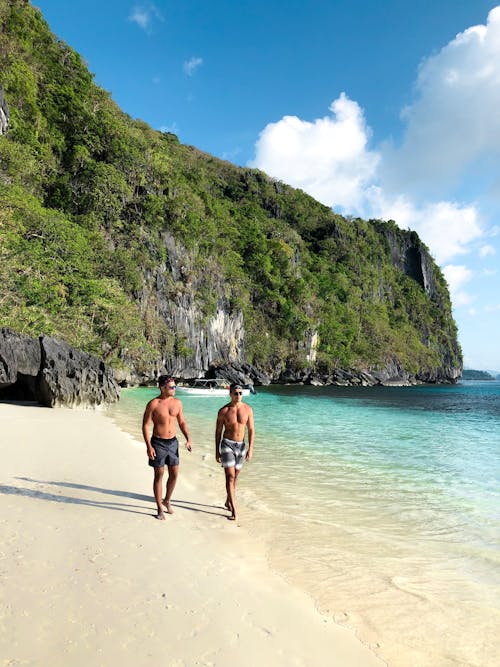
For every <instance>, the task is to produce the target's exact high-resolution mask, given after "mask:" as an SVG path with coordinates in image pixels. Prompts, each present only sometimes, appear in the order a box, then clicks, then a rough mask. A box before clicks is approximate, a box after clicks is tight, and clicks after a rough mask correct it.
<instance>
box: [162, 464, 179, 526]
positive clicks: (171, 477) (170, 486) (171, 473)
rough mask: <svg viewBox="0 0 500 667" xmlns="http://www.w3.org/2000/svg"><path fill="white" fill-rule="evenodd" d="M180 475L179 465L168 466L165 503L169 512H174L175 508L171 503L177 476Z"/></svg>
mask: <svg viewBox="0 0 500 667" xmlns="http://www.w3.org/2000/svg"><path fill="white" fill-rule="evenodd" d="M178 475H179V466H168V480H167V490H166V492H165V500H164V501H163V504H164V505H165V507H166V508H167V512H168V513H169V514H173V513H174V510H173V509H172V506H171V504H170V498H171V497H172V493H173V492H174V489H175V484H176V482H177V477H178Z"/></svg>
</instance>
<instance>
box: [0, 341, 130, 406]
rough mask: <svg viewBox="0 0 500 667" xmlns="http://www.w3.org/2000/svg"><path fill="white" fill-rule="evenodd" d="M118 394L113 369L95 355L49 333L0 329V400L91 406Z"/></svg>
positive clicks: (48, 404)
mask: <svg viewBox="0 0 500 667" xmlns="http://www.w3.org/2000/svg"><path fill="white" fill-rule="evenodd" d="M119 395H120V388H119V386H118V385H117V383H116V381H115V380H114V377H113V372H112V371H111V369H109V368H108V367H106V366H105V364H104V363H103V362H102V361H101V360H100V359H97V357H93V356H92V355H90V354H86V353H85V352H81V351H79V350H76V349H74V348H72V347H70V346H69V345H67V344H66V343H64V342H63V341H60V340H57V339H55V338H51V337H50V336H40V338H39V339H38V340H36V339H33V338H29V337H28V336H23V335H22V334H18V333H16V332H14V331H11V330H10V329H0V399H3V400H9V399H10V400H33V401H37V402H38V403H40V404H41V405H45V406H47V407H55V406H60V405H65V406H68V407H76V406H85V407H94V406H97V405H100V404H101V403H113V402H115V401H117V400H118V398H119Z"/></svg>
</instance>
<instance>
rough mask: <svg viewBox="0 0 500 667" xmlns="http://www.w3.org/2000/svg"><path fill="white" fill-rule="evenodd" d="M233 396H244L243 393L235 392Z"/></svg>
mask: <svg viewBox="0 0 500 667" xmlns="http://www.w3.org/2000/svg"><path fill="white" fill-rule="evenodd" d="M233 394H235V395H236V396H243V392H242V391H233Z"/></svg>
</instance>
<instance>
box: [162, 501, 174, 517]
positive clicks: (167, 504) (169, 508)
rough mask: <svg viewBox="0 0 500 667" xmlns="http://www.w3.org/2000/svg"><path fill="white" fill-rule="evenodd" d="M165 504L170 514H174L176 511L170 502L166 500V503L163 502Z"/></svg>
mask: <svg viewBox="0 0 500 667" xmlns="http://www.w3.org/2000/svg"><path fill="white" fill-rule="evenodd" d="M163 504H164V505H165V507H166V508H167V512H168V513H169V514H173V513H174V510H173V509H172V505H171V504H170V500H164V501H163Z"/></svg>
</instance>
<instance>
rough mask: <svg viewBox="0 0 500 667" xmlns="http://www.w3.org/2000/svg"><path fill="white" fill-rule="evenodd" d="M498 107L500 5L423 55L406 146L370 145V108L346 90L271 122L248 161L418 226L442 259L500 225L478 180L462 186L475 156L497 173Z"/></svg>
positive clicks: (340, 203)
mask: <svg viewBox="0 0 500 667" xmlns="http://www.w3.org/2000/svg"><path fill="white" fill-rule="evenodd" d="M499 108H500V6H499V7H496V8H495V9H493V10H492V11H491V12H490V13H489V15H488V20H487V23H486V25H480V26H474V27H472V28H469V29H467V30H465V31H464V32H462V33H460V34H459V35H457V36H456V37H455V38H454V39H453V40H452V41H451V42H450V43H449V44H447V45H446V46H445V47H444V48H443V49H441V51H439V52H438V53H437V54H435V55H433V56H431V57H429V58H427V59H426V60H424V61H423V63H422V65H421V66H420V69H419V72H418V77H417V81H416V84H415V100H414V102H413V103H412V104H411V105H409V106H408V107H406V109H404V111H403V113H402V118H403V121H404V123H405V131H404V134H403V139H402V142H401V145H400V146H394V145H392V144H390V143H388V142H385V143H380V144H379V146H378V147H372V146H370V140H371V130H370V127H369V126H368V124H367V122H366V121H365V117H364V112H363V109H362V108H361V107H360V106H359V105H358V104H357V102H356V101H354V100H350V99H349V98H348V97H347V95H345V93H342V94H341V95H340V96H339V97H338V98H337V99H336V100H334V101H333V102H332V104H331V106H330V112H331V114H330V115H327V116H325V117H323V118H319V119H316V120H314V121H308V120H303V119H301V118H298V117H297V116H284V117H283V118H281V120H278V121H276V122H274V123H270V124H268V125H267V126H266V127H265V128H264V129H263V131H262V132H261V133H260V135H259V138H258V141H257V143H256V147H255V158H254V160H253V161H252V162H251V163H250V166H255V167H258V168H259V169H262V170H263V171H266V172H267V173H269V174H270V175H272V176H274V177H276V178H279V179H281V180H283V181H285V182H287V183H290V184H291V185H293V186H295V187H299V188H302V189H303V190H305V191H306V192H308V193H309V194H311V195H312V196H313V197H315V198H317V199H319V200H320V201H321V202H323V203H324V204H327V205H329V206H332V207H334V208H337V209H340V210H341V211H342V212H343V213H346V214H356V215H361V216H363V217H379V218H383V219H393V220H395V221H396V222H397V223H398V225H399V226H400V227H402V228H406V227H409V228H411V229H415V230H416V231H417V232H418V233H419V235H420V236H421V238H422V240H423V241H424V242H425V243H426V244H427V245H428V246H429V248H430V250H431V252H432V254H433V255H434V257H435V258H436V260H437V261H438V263H441V262H449V261H450V260H452V259H453V258H455V257H457V256H461V255H464V254H466V253H469V252H471V250H473V249H475V250H478V248H477V242H478V241H479V240H480V239H481V238H482V237H485V236H494V235H495V234H496V233H498V229H495V228H491V229H490V230H488V229H486V228H485V222H484V220H483V217H482V213H481V210H480V208H479V206H478V204H477V202H475V201H472V199H471V195H470V188H471V187H473V185H471V180H470V179H469V182H468V183H467V185H468V187H469V191H468V192H469V194H467V195H464V194H463V192H464V191H463V190H462V189H461V187H462V186H463V183H462V181H463V180H464V179H466V178H467V174H468V171H469V173H470V171H471V170H473V171H474V173H476V171H477V170H476V167H477V165H478V164H480V165H481V169H482V170H483V171H481V178H479V177H477V178H476V179H475V180H476V182H478V181H481V183H482V185H483V186H484V181H488V179H489V181H491V182H493V181H494V180H495V179H498V174H497V170H495V169H494V168H492V167H491V165H495V164H498V161H499V160H500V113H498V109H499ZM484 156H487V157H488V158H489V159H488V160H482V158H483V157H484ZM491 158H493V159H491ZM472 181H474V179H472ZM482 248H483V249H482V250H479V252H480V254H481V256H483V257H485V256H487V255H488V254H492V250H491V248H493V246H491V245H486V244H484V245H483V246H482Z"/></svg>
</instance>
